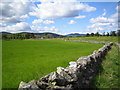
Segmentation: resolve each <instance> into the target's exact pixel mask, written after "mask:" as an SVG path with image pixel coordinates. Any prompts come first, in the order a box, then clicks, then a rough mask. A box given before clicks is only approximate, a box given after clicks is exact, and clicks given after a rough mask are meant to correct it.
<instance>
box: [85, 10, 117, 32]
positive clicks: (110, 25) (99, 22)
mask: <svg viewBox="0 0 120 90" xmlns="http://www.w3.org/2000/svg"><path fill="white" fill-rule="evenodd" d="M105 15H106V10H105V9H104V13H103V14H102V16H98V17H96V18H91V19H90V22H91V23H93V24H92V25H89V26H87V29H89V30H90V31H92V32H98V31H102V30H117V27H118V24H117V23H118V22H117V21H118V12H116V13H115V14H112V15H111V16H110V17H105Z"/></svg>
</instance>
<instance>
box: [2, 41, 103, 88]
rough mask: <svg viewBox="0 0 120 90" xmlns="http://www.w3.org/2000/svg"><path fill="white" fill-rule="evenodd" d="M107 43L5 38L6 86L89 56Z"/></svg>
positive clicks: (4, 73) (4, 64)
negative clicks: (7, 39)
mask: <svg viewBox="0 0 120 90" xmlns="http://www.w3.org/2000/svg"><path fill="white" fill-rule="evenodd" d="M102 46H103V44H95V43H82V42H72V41H55V40H48V41H47V40H42V41H35V40H11V41H3V47H2V48H3V52H2V60H3V61H2V67H3V69H2V70H3V73H2V78H3V82H2V85H3V88H17V87H18V85H19V83H20V81H25V82H28V81H30V80H33V79H39V78H40V77H42V76H44V75H47V74H49V73H50V72H53V71H56V67H59V66H62V67H66V66H67V65H68V62H70V61H76V60H77V59H78V58H79V57H81V56H87V55H89V54H91V53H92V52H93V51H94V50H97V49H99V48H100V47H102Z"/></svg>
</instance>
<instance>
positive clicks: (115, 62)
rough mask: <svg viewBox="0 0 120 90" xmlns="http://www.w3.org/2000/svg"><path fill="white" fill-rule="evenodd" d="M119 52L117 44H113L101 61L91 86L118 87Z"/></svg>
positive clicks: (119, 77)
mask: <svg viewBox="0 0 120 90" xmlns="http://www.w3.org/2000/svg"><path fill="white" fill-rule="evenodd" d="M119 53H120V52H118V46H116V45H114V46H113V47H112V49H111V51H110V52H108V54H107V56H106V57H105V59H104V61H103V62H102V65H101V68H100V70H101V71H100V73H99V74H98V75H97V76H96V78H95V80H94V82H93V85H91V87H92V88H120V73H119V69H120V61H119V58H120V56H119ZM117 90H118V89H117Z"/></svg>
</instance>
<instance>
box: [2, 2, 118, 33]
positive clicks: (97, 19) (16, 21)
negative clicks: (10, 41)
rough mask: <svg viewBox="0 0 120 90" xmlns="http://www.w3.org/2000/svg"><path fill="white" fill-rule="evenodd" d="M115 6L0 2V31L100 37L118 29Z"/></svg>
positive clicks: (73, 3) (104, 4)
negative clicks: (97, 35)
mask: <svg viewBox="0 0 120 90" xmlns="http://www.w3.org/2000/svg"><path fill="white" fill-rule="evenodd" d="M118 8H119V5H118V3H117V2H80V1H79V0H69V1H68V0H66V1H65V0H4V1H2V2H0V12H1V15H0V31H5V32H11V33H18V32H34V33H43V32H52V33H58V34H62V35H65V34H69V33H80V34H86V33H96V32H99V33H103V32H110V31H116V30H117V29H118V12H119V11H118Z"/></svg>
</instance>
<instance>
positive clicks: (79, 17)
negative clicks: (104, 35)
mask: <svg viewBox="0 0 120 90" xmlns="http://www.w3.org/2000/svg"><path fill="white" fill-rule="evenodd" d="M85 17H86V16H76V17H75V19H82V18H85Z"/></svg>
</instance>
